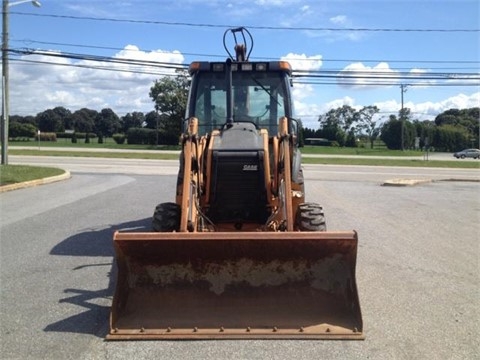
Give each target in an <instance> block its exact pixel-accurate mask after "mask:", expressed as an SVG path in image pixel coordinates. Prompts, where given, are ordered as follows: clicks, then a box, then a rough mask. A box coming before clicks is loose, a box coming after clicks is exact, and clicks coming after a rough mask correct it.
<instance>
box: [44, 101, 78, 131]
mask: <svg viewBox="0 0 480 360" xmlns="http://www.w3.org/2000/svg"><path fill="white" fill-rule="evenodd" d="M70 116H71V112H70V110H67V109H65V108H64V107H62V106H58V107H56V108H54V109H48V110H45V111H43V112H41V113H39V114H37V121H38V128H39V129H40V131H42V132H61V131H64V130H65V119H67V118H68V117H70Z"/></svg>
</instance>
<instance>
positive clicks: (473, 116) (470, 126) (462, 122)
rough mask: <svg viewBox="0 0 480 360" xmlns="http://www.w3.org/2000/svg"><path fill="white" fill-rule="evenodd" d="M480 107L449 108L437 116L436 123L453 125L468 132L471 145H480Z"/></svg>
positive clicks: (439, 125)
mask: <svg viewBox="0 0 480 360" xmlns="http://www.w3.org/2000/svg"><path fill="white" fill-rule="evenodd" d="M479 124H480V108H479V107H474V108H469V109H449V110H446V111H444V112H443V113H441V114H438V115H437V117H436V118H435V125H437V127H442V126H445V125H451V126H454V127H457V128H459V129H463V130H465V131H466V132H467V137H468V141H469V143H470V144H469V145H468V146H471V147H480V139H479V136H480V128H479Z"/></svg>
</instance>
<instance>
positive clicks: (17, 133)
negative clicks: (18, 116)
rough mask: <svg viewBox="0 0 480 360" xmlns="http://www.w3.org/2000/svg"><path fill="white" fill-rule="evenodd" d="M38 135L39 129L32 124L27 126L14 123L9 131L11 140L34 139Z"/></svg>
mask: <svg viewBox="0 0 480 360" xmlns="http://www.w3.org/2000/svg"><path fill="white" fill-rule="evenodd" d="M36 133H37V128H36V127H35V125H32V124H25V123H19V122H16V121H13V122H11V123H10V126H9V129H8V136H9V137H11V138H19V137H26V138H33V137H34V136H35V134H36Z"/></svg>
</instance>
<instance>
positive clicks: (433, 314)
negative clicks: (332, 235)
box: [0, 158, 480, 360]
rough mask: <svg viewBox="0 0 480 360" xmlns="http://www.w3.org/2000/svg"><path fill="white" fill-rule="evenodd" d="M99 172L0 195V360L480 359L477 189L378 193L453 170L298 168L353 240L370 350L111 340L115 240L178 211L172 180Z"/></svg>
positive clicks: (458, 185)
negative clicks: (160, 212) (170, 209)
mask: <svg viewBox="0 0 480 360" xmlns="http://www.w3.org/2000/svg"><path fill="white" fill-rule="evenodd" d="M16 160H17V159H15V161H16ZM96 161H97V160H92V164H94V165H95V166H92V167H90V168H88V166H87V165H86V164H85V163H82V164H80V165H78V164H77V165H75V164H73V163H70V165H69V166H72V168H71V169H70V170H71V171H72V175H73V176H72V178H71V179H70V180H67V181H64V182H59V183H55V184H49V185H44V186H40V187H36V188H28V189H22V190H17V191H12V192H7V193H3V194H0V235H1V238H0V246H1V247H0V250H1V251H0V275H1V277H0V280H1V288H0V289H1V294H0V324H1V354H2V356H1V357H2V359H22V360H23V359H62V360H63V359H112V360H113V359H115V360H117V359H189V358H192V359H193V358H195V359H309V360H311V359H318V358H325V359H382V360H383V359H427V358H428V359H442V360H443V359H473V358H476V356H477V355H478V353H479V352H480V343H479V337H478V334H479V333H480V331H479V330H480V328H479V324H480V310H479V309H480V306H479V305H480V304H479V296H478V295H479V285H480V279H479V272H478V263H479V251H478V250H479V247H478V244H479V240H480V239H479V235H478V234H479V231H478V230H479V227H478V224H479V222H480V198H479V194H480V183H479V182H475V181H461V182H460V181H458V182H457V181H438V182H432V183H427V184H423V185H419V186H414V187H384V186H380V184H381V183H382V182H383V181H384V180H385V179H387V178H392V177H398V176H405V175H408V176H409V177H414V176H415V177H432V176H434V177H435V178H436V179H442V178H444V179H447V178H452V174H453V175H455V174H457V173H456V171H458V170H451V169H450V170H442V169H435V170H434V169H413V168H406V169H405V168H371V167H339V166H316V165H308V166H306V167H305V177H306V180H307V188H306V190H307V198H308V199H309V200H310V201H315V202H319V203H321V204H323V205H324V207H325V210H326V214H327V221H328V226H329V229H330V230H349V229H356V230H358V232H359V237H360V245H359V249H358V263H357V283H358V288H359V295H360V302H361V306H362V312H363V319H364V329H365V334H366V336H367V338H366V340H365V341H363V342H338V341H193V342H191V341H177V342H172V341H154V342H105V341H104V340H103V338H104V336H105V334H106V331H107V328H108V313H109V306H110V304H111V297H112V294H113V281H114V274H115V267H114V266H113V265H112V255H113V250H112V246H111V238H112V232H113V231H114V230H116V229H131V228H137V229H138V228H148V226H149V222H150V216H151V213H152V210H153V208H154V206H155V205H156V204H157V203H159V202H162V201H171V200H173V191H174V187H175V180H176V179H175V175H174V174H175V173H176V168H175V166H174V162H159V163H144V162H138V161H137V160H136V162H138V164H137V165H136V166H134V165H131V166H127V164H128V162H127V163H121V164H117V165H118V166H120V167H119V168H115V166H112V163H111V161H112V160H110V159H109V160H106V162H105V163H104V165H103V168H102V167H101V166H100V164H98V163H96ZM12 162H14V161H13V158H12ZM164 166H165V167H164ZM157 167H158V168H157ZM141 168H146V169H145V170H143V171H142V170H140V169H141ZM152 168H157V169H156V170H155V171H158V173H157V174H154V175H151V173H150V172H151V171H152V170H151V169H152ZM164 170H165V173H162V172H163V171H164ZM130 171H131V173H129V172H130ZM452 171H453V173H452ZM461 173H462V176H469V177H471V179H478V176H479V171H478V170H461Z"/></svg>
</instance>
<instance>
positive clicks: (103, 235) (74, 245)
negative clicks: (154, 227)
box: [44, 218, 151, 338]
mask: <svg viewBox="0 0 480 360" xmlns="http://www.w3.org/2000/svg"><path fill="white" fill-rule="evenodd" d="M150 228H151V218H146V219H141V220H136V221H131V222H126V223H121V224H117V225H112V226H110V227H107V228H104V229H101V230H91V229H90V230H87V231H84V232H81V233H78V234H75V235H73V236H70V237H68V238H66V239H65V240H63V241H62V242H60V243H59V244H58V245H56V246H55V247H54V248H53V249H52V250H51V251H50V254H51V255H60V256H85V257H98V256H104V257H112V258H113V255H114V252H113V245H112V239H113V233H114V232H115V231H116V230H137V231H142V230H143V231H149V230H150ZM104 266H108V267H110V269H109V271H108V272H107V276H108V286H107V288H106V289H101V290H96V291H92V290H86V289H73V288H69V289H65V290H64V294H65V295H66V296H65V297H64V298H63V299H60V300H59V303H68V304H73V305H77V306H80V307H82V308H84V309H85V311H83V312H81V313H78V314H75V315H74V316H70V317H68V318H65V319H62V320H59V321H57V322H55V323H52V324H49V325H47V326H46V327H45V328H44V331H47V332H49V331H52V332H69V333H82V334H91V335H95V336H98V337H101V338H104V337H105V336H106V334H107V331H108V318H109V314H110V306H111V299H112V297H113V292H114V289H115V279H116V269H117V268H116V265H115V260H113V263H112V262H105V263H97V264H91V263H88V264H85V265H81V266H76V267H74V268H73V269H72V270H73V271H79V270H82V269H85V268H91V267H104ZM101 280H102V279H99V282H100V281H101Z"/></svg>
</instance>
